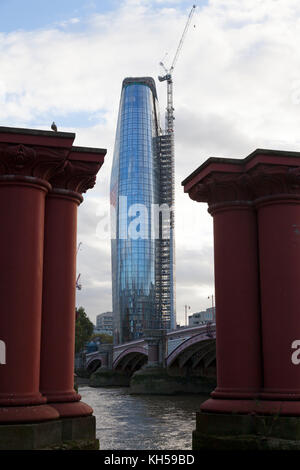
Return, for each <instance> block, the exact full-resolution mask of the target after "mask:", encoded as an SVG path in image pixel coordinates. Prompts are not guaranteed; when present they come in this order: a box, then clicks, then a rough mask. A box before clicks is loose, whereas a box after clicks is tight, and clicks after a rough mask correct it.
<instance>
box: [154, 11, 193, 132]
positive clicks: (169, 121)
mask: <svg viewBox="0 0 300 470" xmlns="http://www.w3.org/2000/svg"><path fill="white" fill-rule="evenodd" d="M195 9H196V5H193V6H192V8H191V11H190V13H189V16H188V19H187V22H186V24H185V27H184V30H183V33H182V35H181V38H180V41H179V44H178V47H177V50H176V52H175V56H174V59H173V62H172V65H171V67H170V68H169V70H168V69H167V68H166V67H165V65H164V63H163V62H160V63H159V65H161V66H162V67H163V69H164V71H165V72H166V75H164V76H159V77H158V80H159V81H160V82H163V81H165V80H166V81H167V108H166V133H168V134H172V133H173V132H174V129H173V121H174V119H175V118H174V107H173V80H172V72H173V70H174V68H175V65H176V62H177V59H178V56H179V53H180V51H181V49H182V46H183V43H184V39H185V37H186V33H187V31H188V29H189V26H190V23H191V20H192V17H193V14H194V12H195Z"/></svg>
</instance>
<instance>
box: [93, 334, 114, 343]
mask: <svg viewBox="0 0 300 470" xmlns="http://www.w3.org/2000/svg"><path fill="white" fill-rule="evenodd" d="M97 339H99V340H100V342H101V344H110V343H112V342H113V337H112V336H111V335H107V334H105V333H96V334H94V335H93V336H92V337H91V340H92V341H96V340H97Z"/></svg>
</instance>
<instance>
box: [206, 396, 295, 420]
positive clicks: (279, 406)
mask: <svg viewBox="0 0 300 470" xmlns="http://www.w3.org/2000/svg"><path fill="white" fill-rule="evenodd" d="M200 409H201V411H203V412H205V413H236V414H258V415H275V414H276V415H280V416H300V401H280V400H260V399H252V400H229V399H228V400H221V399H215V398H210V399H209V400H207V401H205V402H204V403H203V404H202V405H201V407H200Z"/></svg>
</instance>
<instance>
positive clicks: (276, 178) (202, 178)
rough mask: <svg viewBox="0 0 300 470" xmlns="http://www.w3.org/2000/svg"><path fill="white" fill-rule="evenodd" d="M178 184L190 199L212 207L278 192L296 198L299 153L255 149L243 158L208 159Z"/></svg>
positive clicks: (299, 189)
mask: <svg viewBox="0 0 300 470" xmlns="http://www.w3.org/2000/svg"><path fill="white" fill-rule="evenodd" d="M182 185H183V186H184V192H186V193H188V194H189V196H190V198H191V199H193V200H195V201H198V202H207V203H208V205H209V207H210V208H211V207H212V209H215V208H216V207H219V205H220V204H222V205H223V207H225V206H227V205H228V203H232V206H234V205H235V206H236V205H237V204H238V203H244V202H245V201H246V202H248V203H250V205H251V204H252V203H253V202H254V201H255V203H256V202H257V200H258V199H260V198H266V197H268V198H269V197H273V198H276V197H278V196H282V195H285V197H287V196H292V197H293V198H294V199H297V198H298V197H299V196H300V152H286V151H280V150H268V149H257V150H255V151H254V152H252V153H251V154H250V155H248V156H247V157H246V158H244V159H238V158H235V159H233V158H209V159H208V160H206V161H205V162H204V163H203V164H202V165H200V167H199V168H197V170H195V171H194V172H193V173H192V174H191V175H189V176H188V177H187V178H186V179H185V180H184V181H183V182H182ZM245 207H246V206H245Z"/></svg>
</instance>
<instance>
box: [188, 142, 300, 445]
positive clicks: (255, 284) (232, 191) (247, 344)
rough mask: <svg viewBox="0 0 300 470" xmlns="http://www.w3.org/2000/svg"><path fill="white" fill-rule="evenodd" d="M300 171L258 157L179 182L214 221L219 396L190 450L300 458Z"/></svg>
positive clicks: (294, 158) (292, 157)
mask: <svg viewBox="0 0 300 470" xmlns="http://www.w3.org/2000/svg"><path fill="white" fill-rule="evenodd" d="M299 163H300V153H297V152H280V151H271V150H256V151H255V152H253V153H252V154H251V155H249V156H248V157H247V158H245V159H244V160H238V159H224V158H211V159H209V160H208V161H207V162H205V163H204V164H203V165H201V166H200V167H199V168H198V169H197V170H196V171H195V172H194V173H192V174H191V175H190V176H189V177H188V178H187V179H186V180H185V181H184V182H183V185H184V190H185V192H187V193H188V194H189V196H190V197H191V199H194V200H196V201H198V202H207V203H208V205H209V212H210V213H211V214H212V215H213V217H214V253H215V296H216V325H217V333H216V342H217V388H216V390H215V391H214V392H212V394H211V398H210V399H209V400H208V401H206V402H205V403H203V404H202V406H201V407H200V410H201V411H200V412H198V413H197V422H196V430H195V431H194V434H193V448H194V449H207V448H210V449H235V450H236V449H275V448H276V449H280V448H282V449H300V438H299V437H298V436H299V435H300V433H299V432H300V379H299V371H298V368H297V365H298V364H299V362H300V361H299V360H298V349H299V346H300V317H299V300H300V295H299V288H298V286H299V283H300V268H299V266H300V263H299V261H300V242H299V238H298V237H299V230H298V228H299V225H298V222H297V221H298V219H299V217H300V189H299V188H300V177H299V175H300V172H299ZM257 247H259V250H258V248H257Z"/></svg>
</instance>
